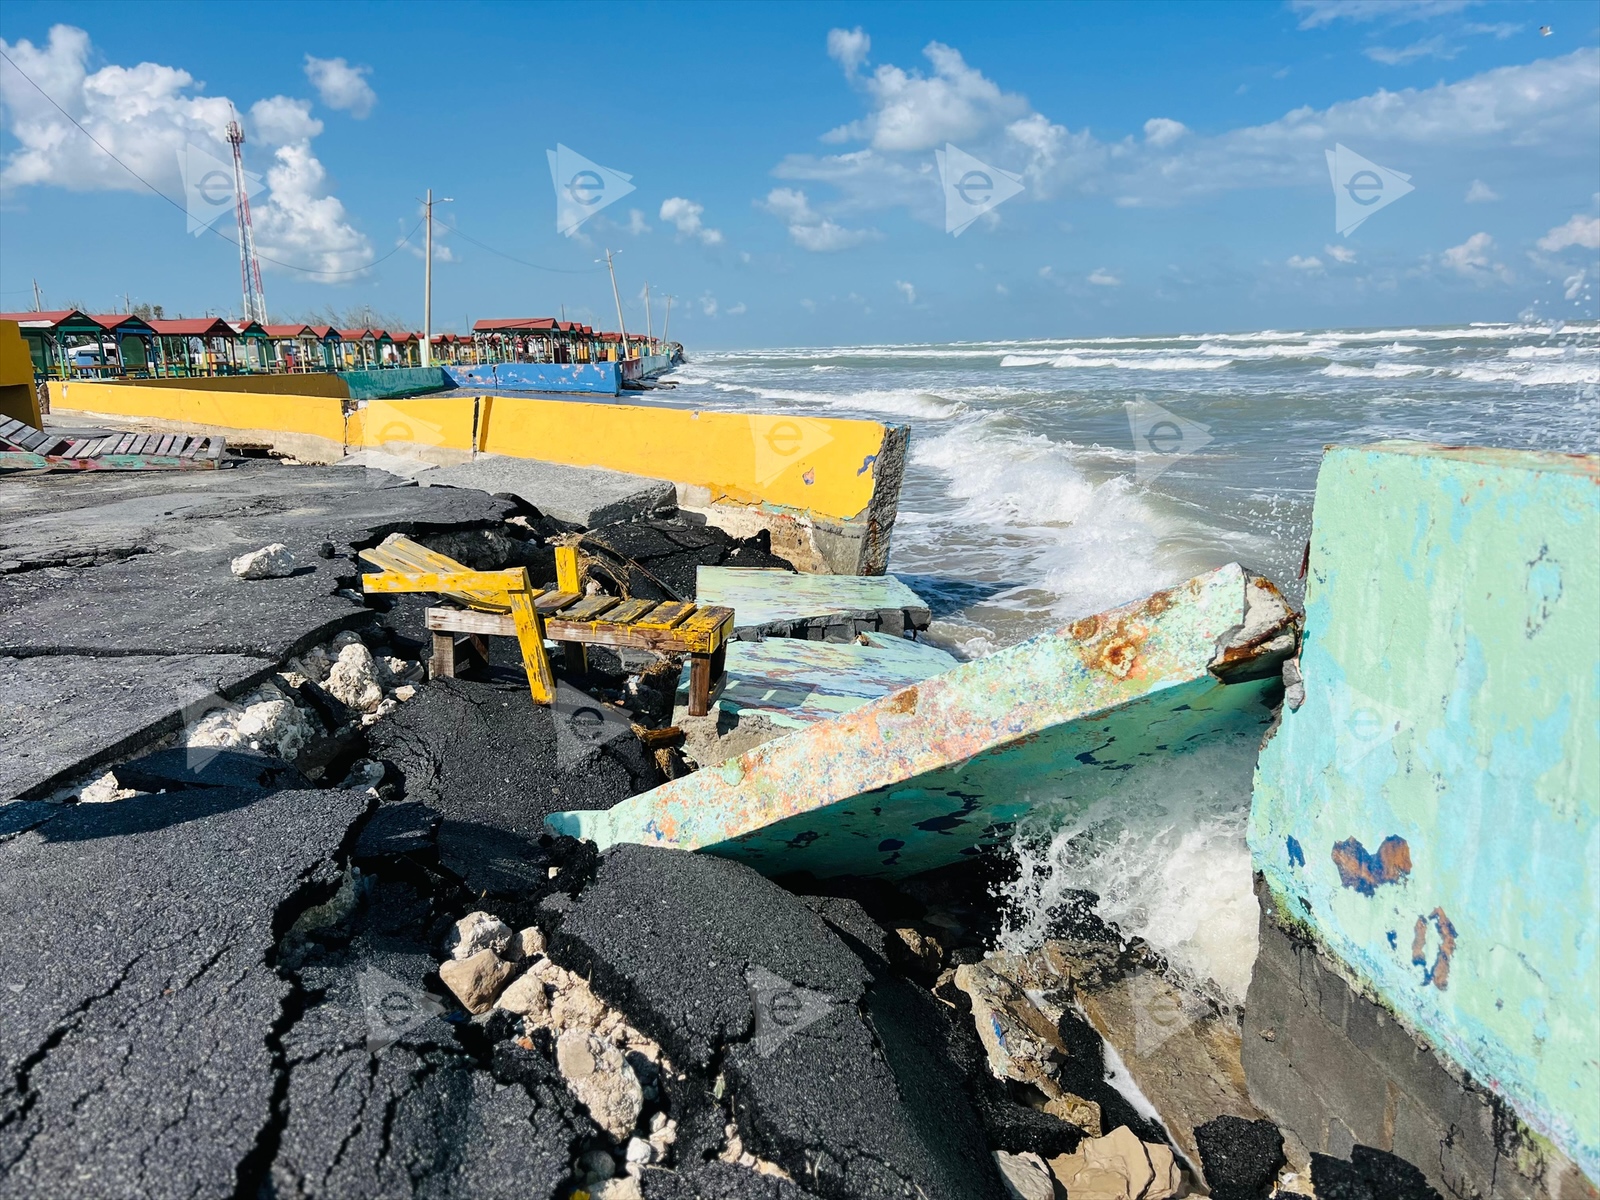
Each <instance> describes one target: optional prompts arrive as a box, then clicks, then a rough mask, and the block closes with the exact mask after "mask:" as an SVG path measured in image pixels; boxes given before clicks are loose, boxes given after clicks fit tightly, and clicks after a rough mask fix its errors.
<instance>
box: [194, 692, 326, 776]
mask: <svg viewBox="0 0 1600 1200" xmlns="http://www.w3.org/2000/svg"><path fill="white" fill-rule="evenodd" d="M317 732H318V730H317V728H316V726H315V725H314V724H312V721H311V718H310V717H309V716H308V715H307V714H306V713H305V712H304V711H302V710H301V709H300V708H299V707H297V706H296V705H295V703H294V702H293V701H292V700H290V699H289V698H288V697H287V696H285V695H284V694H283V693H282V692H280V691H279V690H278V689H277V688H276V687H274V686H273V685H272V684H264V685H262V686H261V687H260V688H257V689H256V690H255V691H254V692H252V693H250V695H248V696H246V697H245V698H244V699H243V700H241V701H240V702H239V704H237V705H228V706H227V707H224V708H218V709H215V710H213V711H211V712H208V713H206V715H205V716H203V717H201V718H200V720H199V721H198V722H196V723H195V724H194V725H193V726H191V727H190V728H189V729H188V730H187V731H186V733H185V735H184V739H183V741H184V745H185V746H187V747H189V748H190V749H191V750H194V749H199V748H202V747H206V746H219V747H222V748H224V749H229V750H234V749H240V748H244V749H250V750H255V751H262V752H266V753H269V754H276V755H278V756H279V757H280V758H286V759H290V760H293V759H294V757H295V756H296V755H297V754H299V753H300V751H301V750H302V749H303V748H304V747H305V746H306V745H307V744H308V743H309V742H310V741H311V739H312V738H313V737H315V736H316V734H317Z"/></svg>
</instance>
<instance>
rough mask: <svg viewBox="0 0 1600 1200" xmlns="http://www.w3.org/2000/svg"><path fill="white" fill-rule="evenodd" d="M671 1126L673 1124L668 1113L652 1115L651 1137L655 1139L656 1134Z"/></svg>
mask: <svg viewBox="0 0 1600 1200" xmlns="http://www.w3.org/2000/svg"><path fill="white" fill-rule="evenodd" d="M670 1124H672V1122H671V1121H670V1120H669V1119H668V1117H667V1114H666V1113H664V1112H658V1113H651V1114H650V1136H651V1137H654V1136H655V1135H656V1134H658V1133H660V1132H661V1131H662V1130H663V1129H665V1128H666V1127H667V1126H668V1125H670Z"/></svg>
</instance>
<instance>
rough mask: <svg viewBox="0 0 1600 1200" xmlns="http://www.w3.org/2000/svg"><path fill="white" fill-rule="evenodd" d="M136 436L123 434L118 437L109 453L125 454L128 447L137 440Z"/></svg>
mask: <svg viewBox="0 0 1600 1200" xmlns="http://www.w3.org/2000/svg"><path fill="white" fill-rule="evenodd" d="M138 436H139V435H138V434H135V433H125V434H123V435H122V436H121V437H119V438H118V439H117V444H116V445H115V446H113V447H112V448H111V453H112V454H126V453H127V452H128V447H129V446H131V445H133V443H134V441H135V440H136V439H137V438H138Z"/></svg>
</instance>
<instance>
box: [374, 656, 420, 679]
mask: <svg viewBox="0 0 1600 1200" xmlns="http://www.w3.org/2000/svg"><path fill="white" fill-rule="evenodd" d="M377 665H378V678H379V679H380V680H381V681H382V683H383V685H384V686H385V687H396V686H398V685H400V684H402V683H417V682H418V681H420V680H421V679H422V678H423V676H424V675H425V674H426V672H425V671H424V670H423V669H422V664H421V663H419V662H408V661H407V660H406V659H403V658H396V657H395V656H394V655H392V654H385V655H384V656H383V657H382V658H380V659H378V660H377Z"/></svg>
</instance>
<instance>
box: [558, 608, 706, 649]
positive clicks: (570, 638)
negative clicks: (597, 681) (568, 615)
mask: <svg viewBox="0 0 1600 1200" xmlns="http://www.w3.org/2000/svg"><path fill="white" fill-rule="evenodd" d="M544 628H545V636H546V637H548V638H549V639H550V640H551V641H553V642H582V643H584V644H585V645H589V646H626V647H628V648H630V649H633V650H655V651H657V652H659V653H661V654H689V653H693V652H695V651H697V650H700V649H701V648H703V646H704V644H705V639H703V638H697V639H694V640H688V639H685V638H684V637H683V636H682V635H681V634H679V632H678V631H677V630H676V629H642V628H640V627H639V626H638V625H611V624H608V623H607V622H605V621H583V622H578V621H567V620H564V619H562V617H551V618H550V619H549V620H548V621H546V622H545V623H544Z"/></svg>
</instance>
